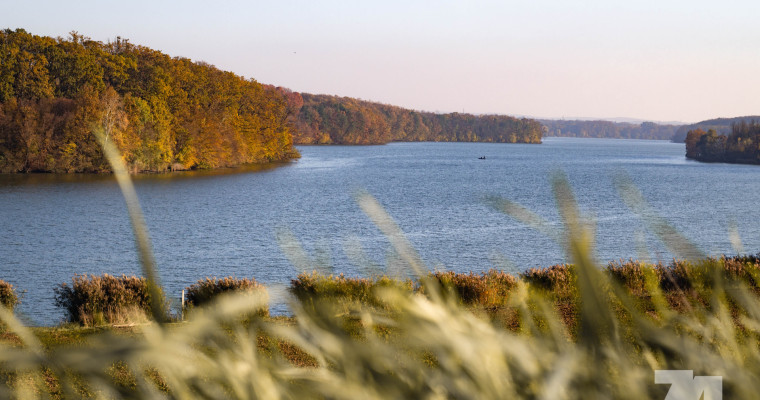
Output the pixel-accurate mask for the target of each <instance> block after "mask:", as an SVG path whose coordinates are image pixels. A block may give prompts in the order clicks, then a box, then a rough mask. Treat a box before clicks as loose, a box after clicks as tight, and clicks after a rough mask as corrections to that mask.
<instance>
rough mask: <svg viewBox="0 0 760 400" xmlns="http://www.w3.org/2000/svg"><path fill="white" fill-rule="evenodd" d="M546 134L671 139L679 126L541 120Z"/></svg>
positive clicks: (649, 123) (650, 123) (651, 123)
mask: <svg viewBox="0 0 760 400" xmlns="http://www.w3.org/2000/svg"><path fill="white" fill-rule="evenodd" d="M540 121H541V123H542V124H543V125H544V126H545V127H546V136H564V137H582V138H612V139H654V140H670V139H671V137H672V136H673V134H674V133H675V132H676V129H677V128H678V127H677V126H674V125H661V124H656V123H654V122H642V123H641V124H631V123H627V122H612V121H581V120H567V121H566V120H540Z"/></svg>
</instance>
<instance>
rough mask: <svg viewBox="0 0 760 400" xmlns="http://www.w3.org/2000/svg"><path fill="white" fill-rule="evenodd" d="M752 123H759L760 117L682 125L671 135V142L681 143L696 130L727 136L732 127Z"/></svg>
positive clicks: (713, 120)
mask: <svg viewBox="0 0 760 400" xmlns="http://www.w3.org/2000/svg"><path fill="white" fill-rule="evenodd" d="M752 121H760V116H758V115H754V116H746V117H735V118H715V119H708V120H706V121H702V122H697V123H696V124H691V125H684V126H681V127H679V128H678V129H677V130H676V133H675V135H673V142H675V143H683V142H684V141H685V140H686V135H687V134H688V133H689V131H695V130H697V129H699V130H702V131H705V132H707V131H709V130H711V129H712V130H714V131H715V132H716V133H717V134H719V135H728V134H729V133H731V129H732V126H733V125H735V124H740V123H742V122H752Z"/></svg>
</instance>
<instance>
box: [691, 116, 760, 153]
mask: <svg viewBox="0 0 760 400" xmlns="http://www.w3.org/2000/svg"><path fill="white" fill-rule="evenodd" d="M686 157H687V158H692V159H695V160H698V161H708V162H729V163H739V164H760V123H757V122H751V123H747V122H745V121H742V122H740V123H735V124H733V125H732V126H731V133H729V134H728V135H721V134H719V133H718V132H716V131H715V130H714V129H710V130H708V131H707V132H705V131H703V130H702V129H695V130H692V131H689V132H688V134H687V136H686Z"/></svg>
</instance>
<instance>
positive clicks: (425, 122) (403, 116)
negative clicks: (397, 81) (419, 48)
mask: <svg viewBox="0 0 760 400" xmlns="http://www.w3.org/2000/svg"><path fill="white" fill-rule="evenodd" d="M300 96H301V98H302V100H301V101H300V104H299V106H300V108H299V111H298V114H297V118H296V126H295V128H296V129H295V130H294V131H293V140H294V142H295V143H296V144H382V143H388V142H393V141H396V142H496V143H541V137H542V132H543V129H542V125H541V124H540V123H539V122H538V121H536V120H533V119H529V118H514V117H509V116H506V115H472V114H460V113H448V114H438V113H432V112H422V111H414V110H409V109H405V108H401V107H396V106H391V105H387V104H381V103H374V102H369V101H364V100H358V99H354V98H350V97H338V96H329V95H313V94H308V93H301V94H300Z"/></svg>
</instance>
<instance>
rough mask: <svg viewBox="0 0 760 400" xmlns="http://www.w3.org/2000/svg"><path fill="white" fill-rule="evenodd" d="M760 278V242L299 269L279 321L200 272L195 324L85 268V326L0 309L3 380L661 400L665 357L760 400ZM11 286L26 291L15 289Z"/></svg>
mask: <svg viewBox="0 0 760 400" xmlns="http://www.w3.org/2000/svg"><path fill="white" fill-rule="evenodd" d="M759 283H760V254H758V255H754V256H734V257H720V258H708V259H703V260H699V261H673V262H671V263H669V264H647V263H641V262H638V261H620V262H611V263H609V264H607V265H606V266H605V267H603V268H594V267H592V266H590V265H588V264H578V265H577V266H576V265H571V264H565V265H555V266H552V267H548V268H540V269H530V270H527V271H525V272H523V273H520V274H516V275H511V274H507V273H505V272H502V271H495V270H491V271H487V272H482V273H454V272H433V273H428V274H422V275H420V276H418V277H417V278H416V279H405V278H391V277H387V276H377V277H371V278H352V277H346V276H343V275H325V274H319V273H304V274H301V275H299V276H297V277H296V278H295V279H293V280H292V281H291V284H290V287H289V291H290V293H291V294H292V295H293V298H294V299H295V301H293V302H292V303H291V310H292V311H293V314H294V316H293V317H271V316H268V315H267V312H266V307H267V302H266V296H265V293H266V288H265V287H264V286H263V285H261V284H259V283H257V282H256V281H255V280H253V279H238V278H234V277H227V278H221V279H219V278H205V279H201V280H199V281H198V282H197V283H195V284H193V285H191V286H189V287H188V288H187V289H186V292H187V296H186V305H185V311H187V312H186V313H183V317H185V321H183V322H179V320H178V321H177V322H178V323H169V324H156V323H150V322H148V321H147V320H146V319H147V318H148V317H147V316H148V315H151V307H150V305H149V303H150V301H149V297H150V294H149V293H150V291H148V290H147V284H146V280H145V279H143V278H138V277H128V276H121V277H117V276H110V275H102V276H76V277H74V278H73V279H72V282H71V283H65V284H61V285H59V286H58V288H57V289H56V301H57V303H58V305H59V307H61V308H62V309H63V310H64V311H65V312H66V313H67V318H68V319H69V320H70V321H71V322H72V323H73V324H69V325H65V326H60V327H43V328H32V329H28V328H24V327H23V326H21V325H20V324H19V323H18V322H17V321H16V320H14V319H13V318H12V317H10V316H9V315H8V313H7V309H3V308H2V307H0V318H2V320H3V321H4V322H5V325H4V326H3V328H2V329H0V393H2V394H7V395H8V396H10V395H11V394H18V397H29V398H38V397H46V398H47V397H50V398H56V399H57V398H72V397H73V398H79V397H105V398H188V399H189V398H197V397H203V398H220V399H221V398H275V397H277V398H341V399H350V398H373V399H385V398H421V397H426V396H427V397H430V396H429V395H430V394H432V393H445V394H448V395H449V396H442V397H447V398H448V397H454V398H462V397H466V398H569V399H580V398H626V399H639V398H665V396H666V393H667V391H668V386H667V385H657V384H655V383H653V374H654V370H690V369H691V370H693V371H694V375H695V376H696V375H699V376H707V375H718V376H725V379H724V381H723V386H722V389H721V390H722V392H723V393H726V394H727V397H728V398H754V396H755V395H756V393H757V390H760V381H759V380H758V378H757V376H758V375H757V371H758V370H760V346H758V343H760V284H759ZM230 292H237V293H238V295H235V296H227V295H225V296H223V295H222V294H228V293H230ZM243 293H245V294H243ZM0 295H1V296H0V299H1V300H2V301H3V303H4V304H6V306H9V307H12V305H13V304H15V303H16V301H17V300H16V298H15V295H14V289H13V288H12V287H11V286H10V285H6V284H0ZM130 321H131V322H146V323H138V324H134V325H129V326H124V325H123V324H124V323H125V322H130ZM91 325H95V326H94V327H93V326H91ZM6 363H10V364H6ZM3 365H6V366H8V365H10V367H3ZM294 367H296V368H294ZM302 367H308V368H302ZM558 380H559V381H558Z"/></svg>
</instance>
